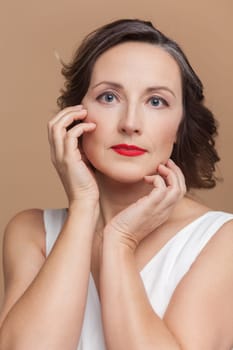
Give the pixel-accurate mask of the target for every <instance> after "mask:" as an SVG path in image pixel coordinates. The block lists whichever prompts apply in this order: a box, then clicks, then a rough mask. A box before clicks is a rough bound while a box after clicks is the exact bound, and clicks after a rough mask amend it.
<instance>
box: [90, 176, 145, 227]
mask: <svg viewBox="0 0 233 350" xmlns="http://www.w3.org/2000/svg"><path fill="white" fill-rule="evenodd" d="M95 175H96V180H97V183H98V187H99V191H100V207H101V219H102V220H103V224H104V226H105V225H106V224H107V223H108V222H109V221H110V220H111V218H112V217H113V216H115V215H116V214H117V213H119V212H120V211H122V210H123V209H125V208H126V207H128V206H129V205H131V204H132V203H134V202H136V201H137V200H138V199H140V198H141V197H143V196H145V195H147V194H148V193H150V191H151V190H152V186H151V185H148V184H147V183H145V181H144V180H142V181H139V182H137V183H120V182H117V181H114V180H113V179H110V178H108V177H105V176H103V175H102V174H98V173H97V174H95Z"/></svg>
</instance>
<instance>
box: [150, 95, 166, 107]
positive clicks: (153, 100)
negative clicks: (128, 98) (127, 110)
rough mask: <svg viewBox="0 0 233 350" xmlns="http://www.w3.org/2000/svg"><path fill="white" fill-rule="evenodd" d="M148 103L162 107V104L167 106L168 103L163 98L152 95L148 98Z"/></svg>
mask: <svg viewBox="0 0 233 350" xmlns="http://www.w3.org/2000/svg"><path fill="white" fill-rule="evenodd" d="M149 102H150V104H151V105H152V106H153V107H162V106H168V103H167V101H166V100H164V98H162V97H158V96H153V97H151V98H150V99H149Z"/></svg>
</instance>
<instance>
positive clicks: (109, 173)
mask: <svg viewBox="0 0 233 350" xmlns="http://www.w3.org/2000/svg"><path fill="white" fill-rule="evenodd" d="M125 168H126V167H125ZM96 170H97V169H96ZM97 172H98V174H99V176H100V177H102V178H106V179H109V180H113V181H114V182H118V183H122V184H135V183H138V182H142V181H143V182H144V176H146V175H147V173H146V172H145V171H141V169H140V170H138V169H137V170H136V169H124V170H122V169H111V170H109V169H98V170H97Z"/></svg>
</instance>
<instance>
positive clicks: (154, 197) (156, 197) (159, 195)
mask: <svg viewBox="0 0 233 350" xmlns="http://www.w3.org/2000/svg"><path fill="white" fill-rule="evenodd" d="M144 179H145V181H146V182H147V183H148V184H151V185H153V186H154V188H153V189H152V191H151V192H150V193H149V195H148V196H146V197H144V198H147V199H148V200H149V202H148V204H149V203H150V202H151V201H152V202H153V203H154V204H157V203H158V202H160V201H161V200H163V199H164V198H165V196H166V192H167V186H166V183H165V181H164V179H163V178H162V177H161V176H160V175H149V176H145V178H144Z"/></svg>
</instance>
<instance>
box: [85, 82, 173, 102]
mask: <svg viewBox="0 0 233 350" xmlns="http://www.w3.org/2000/svg"><path fill="white" fill-rule="evenodd" d="M102 84H105V85H110V86H112V87H114V88H116V89H119V90H123V89H124V88H123V86H122V85H121V84H119V83H115V82H112V81H101V82H100V83H98V84H95V85H94V86H92V88H91V89H95V88H96V87H97V86H99V85H102ZM158 90H165V91H168V92H170V94H172V95H173V96H174V97H175V98H176V95H175V93H174V92H173V91H172V90H171V89H170V88H169V87H167V86H162V85H158V86H150V87H148V88H147V89H146V92H147V93H149V92H153V91H158Z"/></svg>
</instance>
